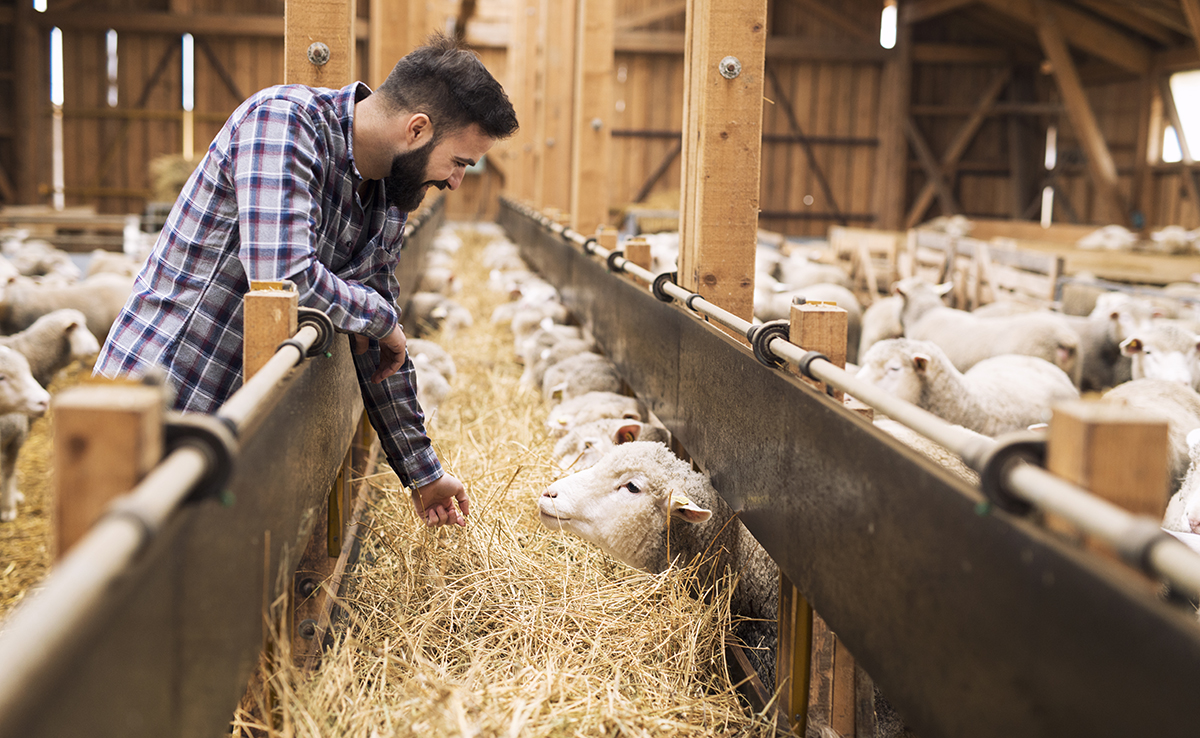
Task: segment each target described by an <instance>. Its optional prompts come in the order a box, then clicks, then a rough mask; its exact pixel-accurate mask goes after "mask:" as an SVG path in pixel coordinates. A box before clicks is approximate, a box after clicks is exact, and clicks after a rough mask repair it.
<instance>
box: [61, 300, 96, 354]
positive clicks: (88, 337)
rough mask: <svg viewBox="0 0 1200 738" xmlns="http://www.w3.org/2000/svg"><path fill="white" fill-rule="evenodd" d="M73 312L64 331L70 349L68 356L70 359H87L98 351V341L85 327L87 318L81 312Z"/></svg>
mask: <svg viewBox="0 0 1200 738" xmlns="http://www.w3.org/2000/svg"><path fill="white" fill-rule="evenodd" d="M74 312H75V313H76V315H75V316H72V320H71V322H70V323H68V324H67V326H66V329H65V331H64V332H65V333H66V336H67V345H68V346H69V347H70V351H71V353H70V356H71V359H72V360H78V359H87V358H90V357H92V356H95V355H96V354H98V353H100V342H99V341H98V340H96V337H95V336H94V335H92V332H91V331H89V330H88V329H87V318H85V317H84V316H83V313H80V312H78V311H74Z"/></svg>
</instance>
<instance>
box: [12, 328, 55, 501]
mask: <svg viewBox="0 0 1200 738" xmlns="http://www.w3.org/2000/svg"><path fill="white" fill-rule="evenodd" d="M49 407H50V393H49V392H47V391H46V390H45V389H43V388H42V386H41V385H40V384H38V383H37V382H36V381H34V379H33V375H32V374H31V373H30V371H29V362H28V361H27V360H26V359H25V357H24V356H22V355H21V354H20V353H19V352H18V351H16V350H14V349H11V348H9V347H7V346H0V414H3V415H0V521H5V522H7V521H11V520H16V518H17V504H18V503H19V502H21V501H22V500H23V499H24V498H23V496H22V495H21V493H20V491H19V490H18V489H17V477H16V468H17V454H18V453H19V452H20V449H21V445H22V444H24V442H25V436H26V435H27V434H28V432H29V418H30V417H37V416H39V415H43V414H44V413H45V412H46V410H47V409H49Z"/></svg>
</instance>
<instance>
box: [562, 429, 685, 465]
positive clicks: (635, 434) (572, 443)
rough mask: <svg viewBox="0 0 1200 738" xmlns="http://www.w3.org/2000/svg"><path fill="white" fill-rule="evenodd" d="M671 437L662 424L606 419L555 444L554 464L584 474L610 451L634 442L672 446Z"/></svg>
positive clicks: (570, 434) (571, 431)
mask: <svg viewBox="0 0 1200 738" xmlns="http://www.w3.org/2000/svg"><path fill="white" fill-rule="evenodd" d="M670 440H671V434H670V432H669V431H668V430H667V429H666V428H663V427H662V426H660V425H655V424H652V423H642V422H641V421H637V420H626V419H624V418H602V419H599V420H593V421H591V422H589V423H584V424H582V425H578V426H576V427H575V428H573V429H571V430H570V431H568V432H567V434H566V435H564V436H563V437H562V438H560V439H558V442H556V443H555V444H554V461H555V463H557V464H558V467H559V468H560V469H562V470H563V471H572V472H575V471H583V470H584V469H588V468H590V467H593V466H595V465H596V462H598V461H600V459H601V458H603V457H604V455H605V454H607V453H608V452H609V451H612V450H613V449H614V448H616V447H617V446H620V445H622V444H625V443H632V442H633V441H657V442H659V443H669V442H670Z"/></svg>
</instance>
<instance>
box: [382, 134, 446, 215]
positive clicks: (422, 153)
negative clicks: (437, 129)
mask: <svg viewBox="0 0 1200 738" xmlns="http://www.w3.org/2000/svg"><path fill="white" fill-rule="evenodd" d="M433 146H434V142H433V141H430V142H429V143H427V144H425V145H424V146H422V147H421V148H419V149H413V150H412V151H406V152H404V153H403V154H397V155H396V157H395V158H394V159H392V171H391V173H389V174H388V175H387V176H386V177H384V178H383V182H384V192H385V193H386V194H387V201H388V202H389V203H390V204H392V205H395V206H396V207H397V208H398V209H400V210H402V211H404V212H406V213H410V212H412V211H414V210H416V209H417V208H418V207H420V205H421V201H422V200H424V199H425V190H427V189H428V188H429V186H430V185H434V186H435V187H437V188H438V189H440V190H444V189H446V188H447V187H449V186H450V183H449V182H447V181H446V180H444V179H442V180H426V179H425V168H426V167H427V166H428V165H429V155H430V154H432V153H433Z"/></svg>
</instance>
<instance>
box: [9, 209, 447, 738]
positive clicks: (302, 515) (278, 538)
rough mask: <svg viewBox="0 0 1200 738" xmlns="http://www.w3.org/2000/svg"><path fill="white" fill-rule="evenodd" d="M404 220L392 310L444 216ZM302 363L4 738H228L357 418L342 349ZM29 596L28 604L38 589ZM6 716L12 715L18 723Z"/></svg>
mask: <svg viewBox="0 0 1200 738" xmlns="http://www.w3.org/2000/svg"><path fill="white" fill-rule="evenodd" d="M441 203H442V200H439V201H438V203H437V204H436V205H435V206H434V207H433V208H432V209H431V210H430V211H429V212H427V213H426V214H425V215H424V216H423V217H422V218H421V219H420V220H419V221H416V222H415V223H414V224H413V229H412V231H411V233H410V236H409V238H408V240H407V242H406V245H405V248H404V251H403V256H402V257H401V263H400V266H399V269H398V273H397V277H398V280H399V281H400V284H401V290H402V299H401V303H403V301H404V300H406V299H407V294H408V291H411V290H412V289H413V287H414V285H415V283H416V279H417V277H418V275H419V273H420V265H421V264H422V262H423V260H424V255H425V251H426V249H427V247H428V245H429V243H430V242H431V241H432V239H433V235H434V232H435V231H436V230H437V228H438V227H439V226H440V225H441V223H442V221H443V220H444V211H443V209H442V205H441ZM336 338H337V340H335V341H334V344H333V348H332V349H331V354H332V355H331V356H329V357H325V356H319V357H317V358H314V359H310V360H308V361H306V362H304V363H303V364H301V365H300V366H299V367H297V369H296V370H295V371H294V372H293V373H292V374H291V375H290V376H289V377H288V378H287V379H285V380H284V384H285V385H286V389H285V390H284V394H283V396H282V398H281V399H279V400H278V402H274V403H273V406H272V408H271V409H270V410H269V411H268V412H267V413H266V415H265V417H263V419H262V420H261V422H258V423H256V424H255V427H254V429H253V430H252V432H251V433H250V434H249V435H248V436H246V437H243V438H242V439H241V443H240V448H239V449H238V455H237V461H236V464H235V467H234V471H233V476H232V478H231V479H230V481H229V483H228V485H227V487H226V493H225V494H224V495H222V497H223V498H224V502H222V501H221V500H217V499H206V500H203V501H200V502H195V503H189V504H187V505H185V506H184V507H182V508H180V509H179V510H178V511H177V513H176V514H175V515H174V516H173V517H171V518H170V520H169V521H168V523H167V525H166V526H165V527H164V528H163V529H162V530H161V531H160V532H159V533H158V535H157V536H155V537H154V538H153V540H152V542H151V543H150V545H149V546H148V547H147V549H146V550H145V551H144V552H142V555H141V556H140V557H139V558H138V559H137V561H136V564H135V566H134V567H133V568H132V569H131V570H129V571H128V572H127V573H126V574H125V575H124V576H123V577H122V578H120V579H119V580H118V581H116V582H115V583H114V584H113V586H112V587H111V588H110V589H109V591H108V592H107V593H105V597H104V598H103V600H102V603H101V604H100V606H98V607H97V608H96V609H95V610H94V611H93V612H92V613H91V615H90V617H89V618H88V619H87V620H86V625H85V626H84V627H83V628H81V629H80V630H79V631H78V632H75V633H72V634H71V636H70V638H69V643H68V646H67V647H66V648H64V649H62V652H58V653H54V654H48V655H47V669H45V670H44V672H43V678H41V679H40V680H39V683H38V684H37V685H36V687H35V686H34V685H30V691H29V693H28V698H27V700H25V701H24V703H23V704H21V705H20V706H19V708H18V709H14V710H13V711H12V712H11V713H9V714H5V715H0V736H22V737H23V738H24V737H28V736H84V735H86V736H114V737H115V736H196V738H211V737H212V736H217V735H222V734H225V735H227V734H228V733H229V722H230V718H231V717H232V715H233V711H234V709H235V708H236V706H237V704H238V700H239V699H240V698H241V696H242V694H243V692H244V691H245V689H246V685H247V683H248V681H249V678H250V676H251V674H252V672H253V670H254V669H255V668H256V667H257V665H258V659H259V654H260V652H261V650H262V647H263V643H264V639H263V636H264V615H265V607H266V606H267V605H268V604H269V603H271V602H272V601H274V600H275V599H276V598H277V597H278V596H279V595H280V594H281V592H282V591H283V588H284V587H288V586H290V584H291V572H292V571H293V570H294V569H295V567H296V563H297V561H298V560H299V557H300V555H301V553H302V552H303V550H304V548H305V545H306V543H307V541H308V539H309V536H310V534H311V533H312V531H313V529H314V526H317V525H318V524H320V525H324V521H323V520H322V521H318V520H317V516H318V514H319V513H320V511H321V508H322V504H323V502H324V500H325V497H326V495H328V493H329V489H330V486H331V484H332V483H333V480H334V478H335V476H336V475H337V472H338V469H339V468H340V467H341V464H342V460H343V458H344V457H345V453H346V448H347V447H348V446H349V444H350V440H351V438H352V436H353V435H354V432H355V430H356V429H357V427H358V423H359V419H360V417H361V415H362V398H361V395H360V393H359V389H358V382H357V380H356V378H355V372H354V366H353V362H352V360H351V355H350V348H349V342H348V341H347V340H346V339H345V338H344V337H341V336H338V337H336ZM31 597H37V594H36V593H33V594H32V595H31ZM14 713H15V714H14Z"/></svg>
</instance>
